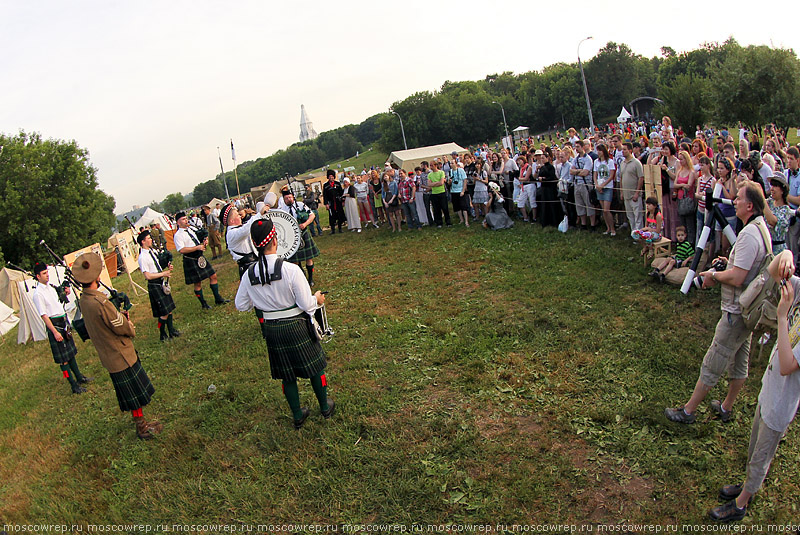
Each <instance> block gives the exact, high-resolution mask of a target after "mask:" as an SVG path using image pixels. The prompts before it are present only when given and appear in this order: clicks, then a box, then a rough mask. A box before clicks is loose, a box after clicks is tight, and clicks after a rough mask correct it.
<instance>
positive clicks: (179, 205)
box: [161, 192, 189, 214]
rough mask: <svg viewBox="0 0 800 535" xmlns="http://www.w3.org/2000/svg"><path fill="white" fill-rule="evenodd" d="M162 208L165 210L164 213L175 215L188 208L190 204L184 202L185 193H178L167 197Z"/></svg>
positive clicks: (162, 203)
mask: <svg viewBox="0 0 800 535" xmlns="http://www.w3.org/2000/svg"><path fill="white" fill-rule="evenodd" d="M161 206H162V208H164V212H166V213H168V214H174V213H175V212H180V211H181V210H183V209H184V208H188V206H189V204H188V203H187V202H186V201H185V200H184V198H183V193H181V192H178V193H170V194H169V195H167V196H166V197H165V198H164V200H163V201H162V202H161Z"/></svg>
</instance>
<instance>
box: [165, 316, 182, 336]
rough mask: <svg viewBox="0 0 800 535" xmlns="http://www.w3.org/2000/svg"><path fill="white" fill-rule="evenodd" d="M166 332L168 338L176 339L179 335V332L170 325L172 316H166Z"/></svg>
mask: <svg viewBox="0 0 800 535" xmlns="http://www.w3.org/2000/svg"><path fill="white" fill-rule="evenodd" d="M167 330H168V331H169V337H170V338H177V337H179V336H180V335H181V332H180V331H179V330H178V329H176V328H175V326H174V325H173V324H172V314H170V315H169V316H167Z"/></svg>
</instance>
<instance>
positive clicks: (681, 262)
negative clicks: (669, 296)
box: [650, 227, 694, 282]
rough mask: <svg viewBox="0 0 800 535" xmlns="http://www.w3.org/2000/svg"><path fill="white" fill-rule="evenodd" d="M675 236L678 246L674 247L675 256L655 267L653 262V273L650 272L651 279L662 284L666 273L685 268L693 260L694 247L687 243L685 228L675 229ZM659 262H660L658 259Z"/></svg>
mask: <svg viewBox="0 0 800 535" xmlns="http://www.w3.org/2000/svg"><path fill="white" fill-rule="evenodd" d="M675 236H676V237H677V238H678V245H677V246H676V247H675V254H674V255H673V256H670V257H669V258H667V259H666V260H665V261H664V262H661V263H659V264H658V266H656V262H653V271H651V272H650V276H651V277H655V278H657V279H659V280H660V281H661V282H664V279H665V278H666V277H667V273H669V272H670V271H672V270H673V269H675V268H680V267H682V266H686V265H688V264H689V262H691V260H692V259H693V258H694V246H693V245H692V244H691V243H690V242H689V241H687V239H686V238H687V237H688V235H687V233H686V227H678V228H677V229H675ZM659 260H661V259H660V258H659Z"/></svg>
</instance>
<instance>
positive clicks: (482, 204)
mask: <svg viewBox="0 0 800 535" xmlns="http://www.w3.org/2000/svg"><path fill="white" fill-rule="evenodd" d="M488 188H489V165H488V164H487V163H486V162H484V161H483V160H482V159H481V158H478V160H477V161H476V162H475V194H474V195H473V197H472V206H473V207H474V208H475V217H478V214H479V213H480V217H486V214H487V213H488V211H487V209H486V203H488V202H489V191H488Z"/></svg>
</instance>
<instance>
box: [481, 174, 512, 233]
mask: <svg viewBox="0 0 800 535" xmlns="http://www.w3.org/2000/svg"><path fill="white" fill-rule="evenodd" d="M489 190H490V191H489V202H488V203H487V206H488V208H489V213H488V214H486V218H485V219H484V220H483V226H484V227H485V228H489V229H492V230H499V229H503V228H511V227H513V226H514V222H513V221H512V220H511V218H510V217H508V214H507V213H506V211H505V210H504V209H503V203H504V202H505V201H504V200H503V195H502V194H501V193H500V186H499V185H498V184H497V182H489Z"/></svg>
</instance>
